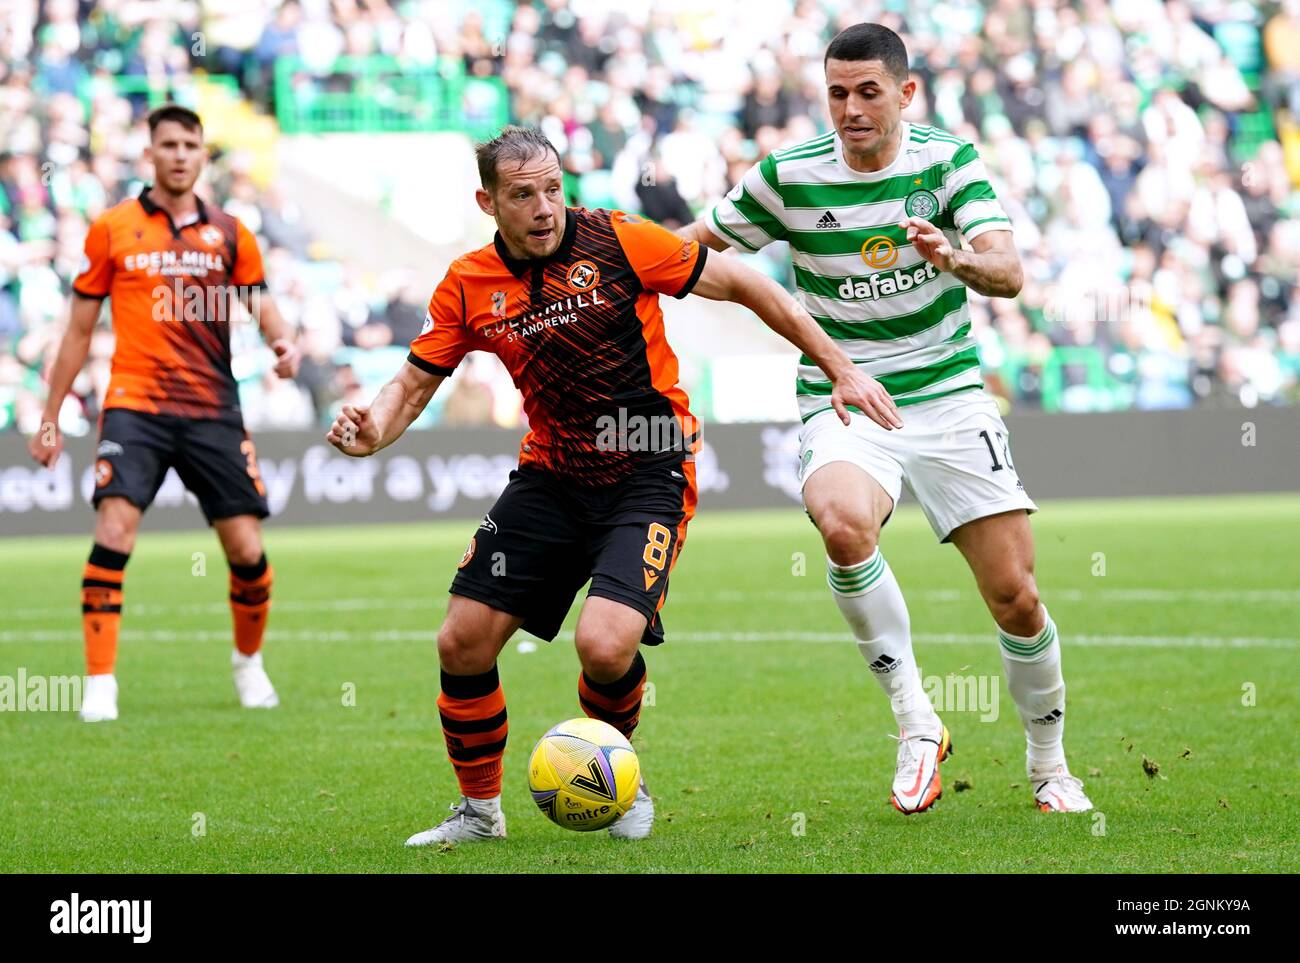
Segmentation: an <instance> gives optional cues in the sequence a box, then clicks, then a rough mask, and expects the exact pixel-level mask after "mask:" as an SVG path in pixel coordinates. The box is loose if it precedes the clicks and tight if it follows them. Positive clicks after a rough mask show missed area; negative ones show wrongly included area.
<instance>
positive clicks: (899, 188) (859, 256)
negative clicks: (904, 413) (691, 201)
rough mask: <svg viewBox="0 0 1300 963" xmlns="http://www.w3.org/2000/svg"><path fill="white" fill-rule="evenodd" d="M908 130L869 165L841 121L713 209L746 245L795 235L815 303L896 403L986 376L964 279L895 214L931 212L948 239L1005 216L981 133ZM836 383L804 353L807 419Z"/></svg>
mask: <svg viewBox="0 0 1300 963" xmlns="http://www.w3.org/2000/svg"><path fill="white" fill-rule="evenodd" d="M901 136H902V146H901V148H900V150H899V152H898V157H897V158H895V160H894V162H893V163H892V164H891V165H890V166H889V167H887V168H885V169H884V170H881V171H873V172H872V173H869V174H864V173H861V172H859V171H855V170H853V169H852V168H851V167H849V166H848V164H847V163H845V160H844V154H843V150H842V147H841V144H840V139H839V135H838V134H836V133H835V132H833V131H832V132H831V133H829V134H825V135H823V136H821V137H816V138H813V139H812V140H809V141H805V142H804V143H802V144H798V145H796V146H794V147H791V148H788V149H786V150H779V151H775V152H774V153H772V154H770V155H768V156H767V157H765V158H764V159H763V160H762V161H761V162H759V163H758V164H756V165H754V167H752V168H750V170H749V171H748V172H747V173H746V174H745V176H744V178H743V179H742V180H741V181H740V183H738V184H737V185H736V186H735V187H734V188H732V190H731V192H730V193H728V194H727V196H726V197H725V198H724V199H723V200H721V201H720V202H719V203H718V204H717V205H716V206H715V207H714V208H713V210H712V211H711V212H710V213H709V214H708V216H707V217H706V219H705V221H706V223H707V224H708V225H709V227H710V229H711V230H713V231H714V233H716V234H717V235H718V236H719V237H721V238H722V239H723V240H725V241H726V242H727V243H728V244H730V245H731V246H732V247H735V248H737V249H739V250H742V251H757V250H758V249H759V248H761V247H763V246H765V245H767V244H770V243H771V242H772V241H782V240H784V241H788V242H789V243H790V252H791V260H792V261H793V263H794V275H795V283H796V285H797V287H798V291H799V298H800V299H801V300H802V302H803V305H804V307H805V308H806V309H807V311H808V313H809V314H811V315H812V316H813V318H814V319H816V320H817V322H818V323H819V324H821V326H822V328H823V329H824V330H825V331H826V333H827V334H829V335H830V336H831V337H832V338H834V339H835V340H836V341H838V342H839V344H840V347H842V348H843V349H844V351H845V353H846V354H848V356H849V357H850V358H852V359H853V360H854V361H855V362H856V363H857V365H858V368H859V369H860V370H862V371H863V372H865V373H866V374H868V375H870V376H871V377H873V378H875V379H876V380H877V381H879V382H880V383H881V384H882V385H884V386H885V389H886V390H887V391H888V392H889V393H890V395H891V396H893V399H894V403H895V404H897V405H899V406H902V405H908V404H916V403H917V402H920V401H928V400H929V399H931V398H938V397H941V396H943V395H948V394H952V393H953V392H956V391H963V390H965V389H968V388H978V387H981V386H982V385H983V381H982V380H981V378H980V363H979V355H978V353H977V351H976V348H975V339H974V338H972V337H971V333H970V313H969V311H968V309H967V306H966V286H965V285H964V284H962V283H961V282H960V281H958V280H957V279H956V278H955V277H953V276H952V275H951V274H944V273H942V272H940V271H939V270H938V269H937V268H935V267H934V265H932V264H930V263H928V262H927V261H926V260H925V259H924V258H922V257H921V256H920V255H919V254H918V253H917V252H916V250H915V249H914V248H913V247H912V245H911V243H909V242H908V240H907V232H906V231H905V230H903V229H900V228H899V227H898V223H899V221H901V220H903V218H904V217H907V216H915V217H923V218H925V219H926V220H927V221H930V222H931V223H932V224H934V225H935V226H936V227H939V228H940V229H941V230H943V231H944V233H945V234H947V235H948V239H949V240H950V241H951V242H952V244H953V246H954V247H958V246H960V241H959V236H964V237H965V238H966V239H967V240H973V239H974V238H976V237H978V236H979V235H980V234H983V233H984V232H986V231H998V230H1001V231H1006V230H1010V229H1011V221H1010V219H1009V218H1008V217H1007V215H1006V213H1005V212H1004V211H1003V210H1002V205H1001V204H999V203H998V199H997V196H996V195H995V194H994V193H993V188H992V187H990V186H989V181H988V174H987V173H986V171H985V169H984V164H983V163H982V162H981V161H980V159H979V155H978V154H977V153H976V151H975V148H974V146H973V145H971V144H970V143H967V142H966V141H963V140H960V139H959V138H957V137H954V136H952V135H951V134H948V133H945V132H944V131H942V130H939V129H938V128H936V127H922V126H919V125H915V124H907V123H904V124H902V125H901ZM830 393H831V383H830V381H829V380H828V379H827V378H826V375H825V374H824V373H823V372H822V370H821V369H820V368H818V367H817V366H816V365H815V364H813V362H812V359H811V358H809V357H807V356H806V355H805V356H803V357H801V358H800V359H799V378H798V383H797V387H796V394H797V395H798V400H799V412H800V414H801V415H802V417H803V420H804V421H807V420H808V419H809V418H811V417H812V416H813V415H815V414H817V413H819V412H821V411H824V410H826V409H827V408H829V407H830Z"/></svg>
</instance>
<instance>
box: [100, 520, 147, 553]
mask: <svg viewBox="0 0 1300 963" xmlns="http://www.w3.org/2000/svg"><path fill="white" fill-rule="evenodd" d="M136 527H137V522H136V520H135V519H134V518H132V517H130V516H129V515H125V514H118V513H116V512H112V511H105V512H102V513H101V514H100V516H99V518H98V519H97V520H96V521H95V542H96V543H97V544H99V545H103V546H104V547H105V548H110V549H112V550H113V551H115V552H122V553H123V554H126V555H129V554H131V549H132V548H134V547H135V532H136Z"/></svg>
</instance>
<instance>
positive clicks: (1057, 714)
mask: <svg viewBox="0 0 1300 963" xmlns="http://www.w3.org/2000/svg"><path fill="white" fill-rule="evenodd" d="M1063 715H1064V713H1063V712H1061V710H1060V709H1053V710H1052V711H1051V712H1049V713H1048V714H1047V715H1045V716H1041V717H1039V718H1037V719H1031V720H1029V721H1030V722H1032V723H1033V724H1034V725H1036V726H1054V725H1056V724H1057V723H1058V722H1060V721H1061V717H1062V716H1063Z"/></svg>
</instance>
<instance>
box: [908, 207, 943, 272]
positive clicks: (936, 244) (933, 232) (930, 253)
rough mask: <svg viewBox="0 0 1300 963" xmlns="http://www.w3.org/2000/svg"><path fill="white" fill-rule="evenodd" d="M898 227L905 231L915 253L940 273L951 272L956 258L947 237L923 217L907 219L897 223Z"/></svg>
mask: <svg viewBox="0 0 1300 963" xmlns="http://www.w3.org/2000/svg"><path fill="white" fill-rule="evenodd" d="M898 226H899V227H901V228H904V229H906V231H907V239H908V240H909V241H911V242H912V247H914V248H916V253H918V254H920V255H921V257H923V258H925V259H926V260H927V261H929V262H930V263H931V264H933V265H934V266H935V267H937V268H938V269H939V270H940V271H952V269H953V264H954V262H955V260H956V256H955V255H954V254H953V249H952V243H951V242H950V241H949V240H948V236H947V235H946V234H944V233H943V231H941V230H939V229H938V228H937V227H935V226H934V225H933V224H931V223H930V222H929V221H927V220H926V219H925V218H923V217H909V218H907V219H906V220H903V221H899V222H898Z"/></svg>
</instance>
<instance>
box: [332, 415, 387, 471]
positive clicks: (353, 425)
mask: <svg viewBox="0 0 1300 963" xmlns="http://www.w3.org/2000/svg"><path fill="white" fill-rule="evenodd" d="M325 440H326V441H328V442H329V443H330V444H331V445H333V446H334V447H335V448H337V449H338V450H339V451H341V452H343V454H345V455H351V456H352V457H354V458H362V457H364V456H366V455H371V454H374V452H375V446H376V445H378V444H379V426H378V425H376V424H375V420H374V419H373V418H371V417H370V406H369V405H344V406H343V410H342V411H341V412H339V416H338V417H337V418H335V419H334V424H332V425H330V430H329V432H328V433H327V434H326V435H325Z"/></svg>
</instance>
